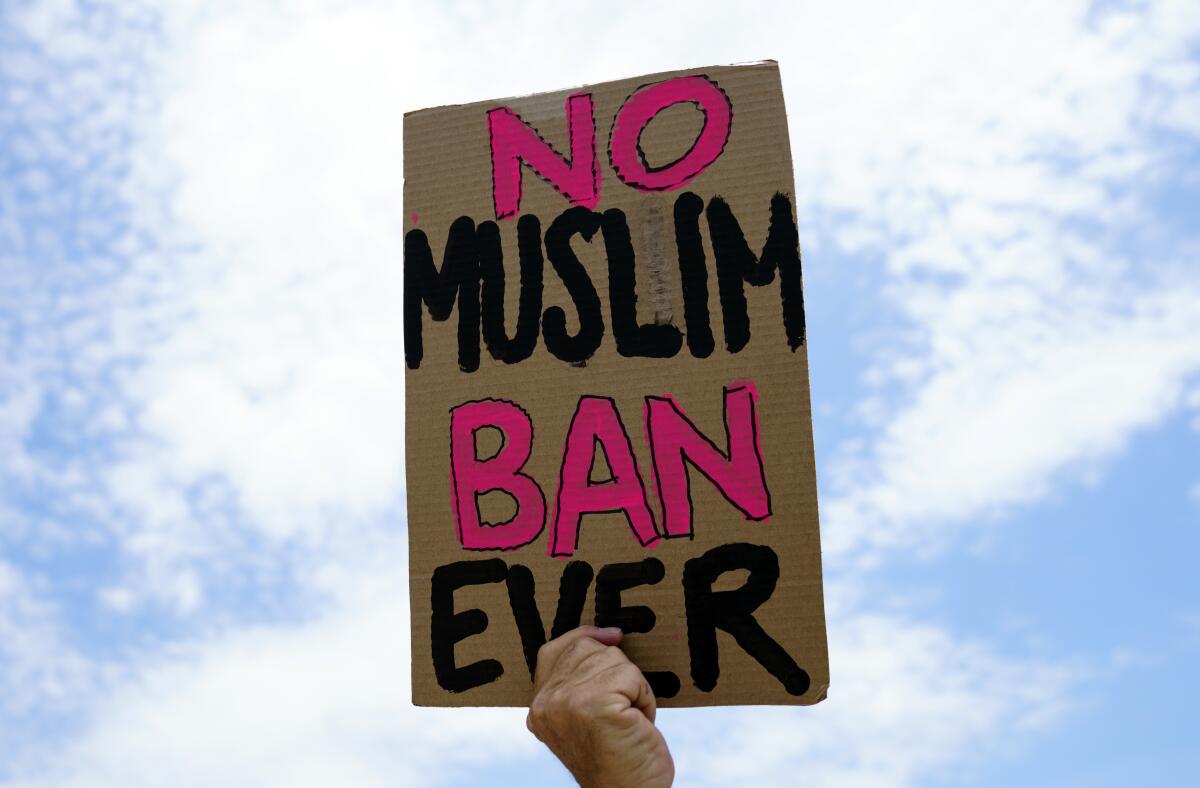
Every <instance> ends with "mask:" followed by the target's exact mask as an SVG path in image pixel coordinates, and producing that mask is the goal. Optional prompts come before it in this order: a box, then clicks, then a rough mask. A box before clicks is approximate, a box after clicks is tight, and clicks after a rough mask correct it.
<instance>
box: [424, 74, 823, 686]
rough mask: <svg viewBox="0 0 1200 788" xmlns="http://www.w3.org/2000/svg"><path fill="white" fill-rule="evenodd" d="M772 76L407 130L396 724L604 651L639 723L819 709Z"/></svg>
mask: <svg viewBox="0 0 1200 788" xmlns="http://www.w3.org/2000/svg"><path fill="white" fill-rule="evenodd" d="M792 190H793V183H792V166H791V156H790V152H789V148H788V135H787V121H786V116H785V112H784V105H783V94H782V90H781V87H780V81H779V70H778V67H777V65H776V64H775V63H771V62H765V63H757V64H753V65H745V66H731V67H716V68H707V69H698V70H693V71H683V72H678V73H669V74H655V75H652V76H646V77H640V78H637V79H627V80H621V81H618V82H609V83H605V84H602V85H593V86H591V87H586V88H580V89H576V90H570V91H563V92H560V93H547V94H541V95H535V96H526V97H523V98H512V99H500V100H497V101H487V102H481V103H478V104H468V105H464V106H453V107H438V108H435V109H427V110H422V111H419V112H413V113H410V114H408V115H406V116H405V119H404V200H405V211H404V222H405V225H404V226H405V247H404V248H405V256H404V286H405V293H404V321H405V354H406V363H407V373H406V374H407V378H406V392H407V393H406V424H407V437H406V440H407V456H408V461H407V468H408V529H409V544H410V551H409V561H410V576H411V594H412V674H413V678H412V686H413V702H414V703H416V704H418V705H431V706H523V705H527V704H528V703H529V701H530V699H531V695H532V682H531V672H532V666H533V664H534V662H535V660H536V655H537V651H538V648H539V647H540V646H541V645H542V644H543V643H544V642H545V641H546V639H547V638H549V637H554V636H556V635H559V634H561V633H563V632H565V631H567V630H569V629H572V628H574V627H575V626H578V625H579V624H581V623H584V624H588V623H595V624H597V625H599V626H619V627H621V628H622V629H623V630H624V631H625V632H626V633H628V634H627V636H626V638H625V641H624V643H623V647H624V648H625V650H626V653H628V654H629V656H630V658H631V659H633V660H634V662H635V663H636V664H637V665H638V666H639V667H640V668H641V669H642V670H643V672H644V673H645V674H646V676H647V678H648V679H649V681H650V684H651V686H652V687H653V688H654V691H655V693H656V694H657V696H658V698H659V701H660V703H661V704H662V705H664V706H699V705H717V704H742V703H757V704H765V703H771V704H784V703H785V704H811V703H816V702H818V701H820V700H822V699H823V698H824V697H825V693H826V689H827V687H828V684H829V667H828V660H827V655H826V639H825V618H824V604H823V600H822V588H821V551H820V541H819V533H818V526H817V491H816V474H815V468H814V460H813V442H812V415H811V409H810V402H809V387H808V359H807V355H806V346H805V328H804V299H803V293H802V290H801V270H800V250H799V241H798V235H797V229H796V217H795V210H794V206H793V204H792V198H791V194H792Z"/></svg>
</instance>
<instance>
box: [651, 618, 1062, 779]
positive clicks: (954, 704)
mask: <svg viewBox="0 0 1200 788" xmlns="http://www.w3.org/2000/svg"><path fill="white" fill-rule="evenodd" d="M834 624H835V625H834V626H832V627H831V629H830V632H831V636H832V639H831V642H830V664H831V665H832V667H833V670H834V675H833V678H832V685H831V689H830V697H829V700H827V701H826V702H825V703H823V704H821V705H819V706H816V707H813V708H811V709H802V710H797V709H788V708H753V709H736V710H732V709H731V710H722V711H716V710H704V711H701V712H699V713H697V712H692V711H689V712H687V715H688V716H687V718H686V719H685V718H684V717H683V716H682V714H679V715H678V718H677V715H676V714H672V713H670V712H666V713H665V715H664V718H665V722H664V725H665V726H666V729H667V733H668V736H669V737H670V740H671V741H672V742H676V741H678V742H681V743H683V752H684V756H683V757H678V758H677V762H678V763H679V766H680V782H681V783H683V784H686V785H713V786H718V785H762V786H791V785H796V784H803V785H812V786H819V787H820V788H834V787H837V788H845V787H847V786H864V787H865V786H870V787H871V788H899V786H907V785H919V784H922V782H925V781H927V779H928V777H929V776H930V775H936V774H938V773H940V772H944V771H945V770H946V769H947V768H948V767H950V766H952V765H955V766H959V767H961V765H962V763H963V761H964V760H966V761H969V760H971V759H978V758H981V757H984V756H987V755H995V754H997V753H1001V752H1002V753H1005V754H1010V753H1011V752H1012V750H1013V749H1014V748H1017V747H1019V746H1020V744H1019V742H1020V741H1021V739H1022V737H1023V736H1026V735H1028V734H1029V733H1030V732H1032V731H1036V730H1040V729H1043V728H1044V727H1045V726H1046V725H1048V724H1049V723H1050V722H1052V721H1054V720H1055V719H1056V718H1057V717H1058V715H1060V714H1061V713H1062V712H1063V710H1064V709H1063V707H1062V705H1061V704H1062V700H1061V698H1062V696H1063V694H1064V692H1065V691H1066V689H1067V687H1068V685H1069V684H1070V683H1071V681H1072V678H1071V677H1070V676H1069V675H1068V673H1067V672H1065V671H1064V670H1062V669H1059V668H1052V667H1049V666H1046V665H1042V664H1038V663H1036V662H1032V661H1030V662H1022V661H1014V660H1005V659H1001V658H998V657H997V656H996V655H995V654H993V653H991V652H990V651H989V650H988V649H987V648H985V647H982V646H980V645H977V644H970V643H963V642H961V641H959V640H958V639H956V638H954V637H953V636H951V635H949V634H948V633H946V632H945V631H943V630H941V629H939V628H937V627H934V626H929V625H925V624H921V623H919V622H916V621H912V620H907V619H904V618H895V617H891V616H881V615H873V614H865V615H857V616H853V617H850V618H847V619H843V620H839V621H835V622H834ZM700 715H705V716H704V717H700ZM697 718H700V719H703V723H702V724H697ZM989 740H990V741H991V742H992V743H991V744H989V743H988V742H989ZM968 753H969V754H970V758H964V756H965V755H967V754H968Z"/></svg>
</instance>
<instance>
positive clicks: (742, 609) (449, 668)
mask: <svg viewBox="0 0 1200 788" xmlns="http://www.w3.org/2000/svg"><path fill="white" fill-rule="evenodd" d="M734 570H746V571H747V572H748V573H749V574H748V576H747V578H746V581H745V583H743V584H742V586H741V587H740V588H737V589H734V590H731V591H714V590H713V585H714V584H715V583H716V581H717V578H718V577H720V576H721V575H722V574H724V573H725V572H730V571H734ZM665 572H666V570H665V568H664V567H663V564H662V562H661V561H659V560H658V559H656V558H647V559H645V560H643V561H640V562H636V563H627V564H608V565H606V566H603V567H601V568H600V571H599V573H597V574H596V576H595V579H596V590H595V609H596V619H595V623H596V626H599V627H619V628H621V629H622V630H623V631H624V632H649V631H650V630H651V629H653V628H654V624H655V615H654V611H653V610H651V609H650V608H648V607H645V606H643V605H632V606H626V605H623V604H622V601H621V594H622V592H624V591H628V590H629V589H631V588H635V587H637V586H643V585H654V584H656V583H658V582H659V581H660V580H662V579H663V577H664V576H665ZM778 581H779V558H778V556H777V555H776V554H775V551H774V550H772V549H771V548H769V547H766V546H763V545H753V544H745V543H736V544H727V545H722V546H720V547H714V548H713V549H711V550H709V551H708V552H706V553H704V554H703V555H701V556H699V557H697V558H692V559H690V560H689V561H687V562H686V563H685V564H684V568H683V595H684V609H685V612H686V618H687V628H688V636H687V642H688V653H689V656H690V658H691V678H692V683H693V684H694V685H695V686H696V688H697V689H699V690H701V691H702V692H711V691H712V690H713V689H715V688H716V686H717V680H718V678H719V676H720V665H719V659H718V650H717V630H718V629H720V630H722V631H724V632H727V633H729V634H730V635H732V636H733V639H734V641H735V642H736V643H737V644H738V646H740V647H741V648H742V649H743V650H744V651H746V653H748V654H749V655H750V656H752V657H753V658H754V659H755V660H757V661H758V663H759V664H760V665H762V666H763V667H764V668H766V669H767V671H768V672H769V673H770V674H771V675H772V676H774V677H775V678H776V679H778V680H779V682H780V683H781V684H782V685H783V687H784V689H785V690H786V691H787V692H788V693H789V694H791V695H796V696H799V695H803V694H804V693H805V692H806V691H807V690H808V687H809V683H810V680H809V675H808V673H807V672H806V671H804V669H802V668H801V667H800V666H799V665H797V664H796V661H795V660H794V659H792V657H791V655H789V654H788V653H787V651H785V650H784V649H783V647H782V646H780V645H779V643H778V642H777V641H775V639H774V638H772V637H771V636H770V635H769V634H767V632H766V631H765V630H763V628H762V627H761V626H760V625H759V623H758V621H756V620H755V618H754V611H755V610H757V609H758V608H759V607H760V606H761V605H762V604H763V603H764V602H766V601H767V599H769V598H770V597H771V594H772V593H773V592H774V591H775V586H776V584H777V583H778ZM591 582H592V567H591V565H590V564H588V563H587V562H585V561H572V562H570V563H568V564H567V565H566V566H565V567H564V568H563V573H562V580H561V583H560V585H559V596H558V610H557V612H556V613H555V616H554V623H553V625H552V627H551V629H550V637H551V638H555V637H558V636H559V635H561V634H563V633H564V632H568V631H569V630H571V629H574V628H575V627H577V626H579V623H580V619H581V617H582V614H583V605H584V599H585V598H586V596H587V591H588V586H589V585H590V584H591ZM487 583H505V584H506V585H507V586H508V599H509V605H510V607H511V608H512V612H513V617H514V618H515V619H516V623H517V629H518V631H519V632H520V636H521V650H522V652H523V653H524V655H525V661H526V664H527V666H528V668H529V674H530V676H532V675H533V671H534V668H535V666H536V665H537V652H538V649H539V648H541V647H542V645H543V644H545V642H546V630H545V627H544V625H543V623H542V616H541V614H540V613H539V612H538V607H537V601H536V599H535V597H534V590H535V588H534V579H533V573H532V572H530V571H529V568H528V567H526V566H523V565H521V564H514V565H513V566H508V565H507V564H506V563H505V562H504V561H502V560H500V559H499V558H492V559H487V560H481V561H458V562H456V563H452V564H446V565H444V566H439V567H438V568H437V569H435V570H434V572H433V578H432V599H431V602H432V611H433V613H432V616H433V618H432V622H431V623H432V626H431V630H430V631H431V640H432V654H433V667H434V674H435V675H436V676H437V681H438V684H439V685H440V686H441V687H442V688H443V689H446V690H448V691H450V692H465V691H467V690H469V689H472V688H474V687H478V686H480V685H483V684H488V683H491V682H493V681H495V680H497V679H498V678H500V677H501V676H502V675H503V674H504V667H503V665H501V664H500V662H499V661H498V660H495V659H483V660H479V661H477V662H473V663H471V664H469V665H463V666H459V665H458V664H457V663H456V661H455V657H454V647H455V645H456V644H457V643H458V642H460V641H462V640H465V639H466V638H468V637H470V636H472V635H478V634H481V633H483V632H484V631H485V630H486V629H487V626H488V616H487V613H485V612H484V611H482V610H479V609H477V608H475V609H471V610H463V611H460V612H455V610H454V592H455V591H457V590H458V589H460V588H462V587H464V586H471V585H484V584H487ZM645 675H646V680H647V681H648V682H649V684H650V687H651V689H653V690H654V694H655V695H656V696H658V697H660V698H671V697H674V696H675V695H676V694H678V692H679V687H680V683H679V677H678V676H676V675H675V674H674V673H671V672H669V671H647V672H646V674H645Z"/></svg>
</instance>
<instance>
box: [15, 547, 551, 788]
mask: <svg viewBox="0 0 1200 788" xmlns="http://www.w3.org/2000/svg"><path fill="white" fill-rule="evenodd" d="M400 555H401V557H403V553H402V551H401V552H400ZM406 584H407V579H406V578H405V577H404V576H403V573H391V572H389V573H388V574H387V575H384V576H378V575H376V576H373V577H371V578H369V579H364V578H362V577H360V578H358V579H357V580H355V581H349V582H344V583H343V584H342V589H341V592H342V593H341V597H342V598H341V600H340V601H339V602H338V603H337V604H335V605H333V606H331V607H330V608H329V609H327V610H324V611H322V612H321V613H320V614H319V615H317V616H316V617H315V618H314V619H313V620H311V621H308V622H306V623H303V624H300V625H295V626H286V625H281V626H273V627H261V628H253V629H249V630H242V631H238V632H235V633H232V634H228V635H219V636H214V637H212V638H208V639H204V640H202V641H200V642H198V643H195V644H192V645H189V646H187V647H185V648H183V649H182V651H183V653H179V654H174V655H170V656H164V657H159V658H155V659H153V660H151V661H149V663H148V664H143V665H142V666H140V668H139V669H138V671H137V676H136V678H135V679H134V680H132V681H128V682H126V683H125V684H123V685H121V686H120V687H118V688H117V689H115V690H113V691H111V692H109V693H108V694H107V695H106V696H104V697H102V699H100V700H99V701H98V703H97V705H96V707H95V709H94V716H95V721H94V724H93V725H91V726H90V728H89V729H88V730H87V731H86V732H85V733H84V734H83V735H82V736H80V737H79V738H78V739H76V740H75V742H74V743H72V744H70V745H69V746H67V747H66V748H64V750H63V751H61V752H57V753H54V754H53V755H50V756H46V759H45V762H43V763H39V764H36V767H37V768H32V769H29V770H27V773H26V774H24V775H17V776H16V782H15V783H14V784H15V785H23V786H28V788H33V786H51V785H53V786H61V787H62V788H67V787H68V786H73V787H78V788H85V787H87V788H109V787H111V788H118V787H120V788H139V787H141V786H144V787H145V788H157V786H161V785H163V784H164V782H167V783H170V784H171V785H173V786H180V788H189V787H191V786H195V788H210V786H214V785H229V786H263V787H264V788H266V787H267V786H280V785H287V786H295V787H296V788H306V787H307V786H314V787H315V786H329V785H345V786H355V788H358V787H359V786H361V787H362V788H370V787H371V786H381V787H382V786H416V785H439V784H448V783H450V782H452V781H453V780H454V778H455V777H456V776H461V775H462V774H463V773H475V774H477V775H478V774H480V773H481V770H483V769H485V768H494V767H495V766H496V764H498V763H502V762H505V761H506V760H507V761H511V760H513V759H529V758H531V757H533V756H534V755H536V754H539V753H540V745H539V744H538V743H537V742H536V740H534V739H533V737H531V736H530V735H529V734H528V732H527V731H526V730H525V725H524V715H523V713H522V712H521V711H520V710H513V709H484V710H481V709H476V710H473V711H471V712H470V713H461V712H454V711H447V710H429V709H418V708H415V707H413V706H411V705H410V704H409V666H408V656H409V640H408V615H407V611H406V609H405V608H406V605H405V603H404V600H405V588H406ZM348 586H349V587H350V588H348ZM485 765H486V767H485Z"/></svg>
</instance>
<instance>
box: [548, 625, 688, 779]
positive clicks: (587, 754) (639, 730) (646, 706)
mask: <svg viewBox="0 0 1200 788" xmlns="http://www.w3.org/2000/svg"><path fill="white" fill-rule="evenodd" d="M621 634H622V633H621V630H619V629H615V628H608V629H599V628H596V627H579V628H578V629H573V630H571V631H570V632H568V633H566V634H565V635H562V636H560V637H558V638H555V639H554V640H551V641H550V642H549V643H547V644H546V645H544V646H542V648H541V650H539V651H538V658H537V669H536V671H535V672H534V678H533V703H531V704H530V706H529V717H528V718H527V719H526V725H528V726H529V730H530V731H532V732H533V734H534V735H535V736H537V737H538V738H539V739H541V740H542V742H543V743H545V745H546V746H547V747H549V748H550V750H551V752H553V753H554V754H555V755H556V756H558V759H559V760H560V761H562V762H563V765H564V766H566V767H567V769H569V770H570V772H571V774H572V775H573V776H574V777H575V779H576V781H578V782H579V784H580V785H581V786H583V788H627V787H628V788H633V787H634V786H637V788H665V786H669V785H671V782H672V781H673V780H674V779H675V764H674V762H673V761H672V760H671V753H670V751H669V750H668V749H667V742H666V740H665V739H664V738H663V736H662V734H661V733H660V732H659V730H658V728H656V727H654V715H655V701H654V693H653V692H652V691H651V690H650V685H649V684H648V683H647V682H646V677H645V676H643V675H642V672H641V671H640V670H638V668H637V666H636V665H634V664H633V663H632V662H630V661H629V658H628V657H626V656H625V653H624V652H623V651H621V649H620V648H618V647H617V644H618V643H620V642H621Z"/></svg>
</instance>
